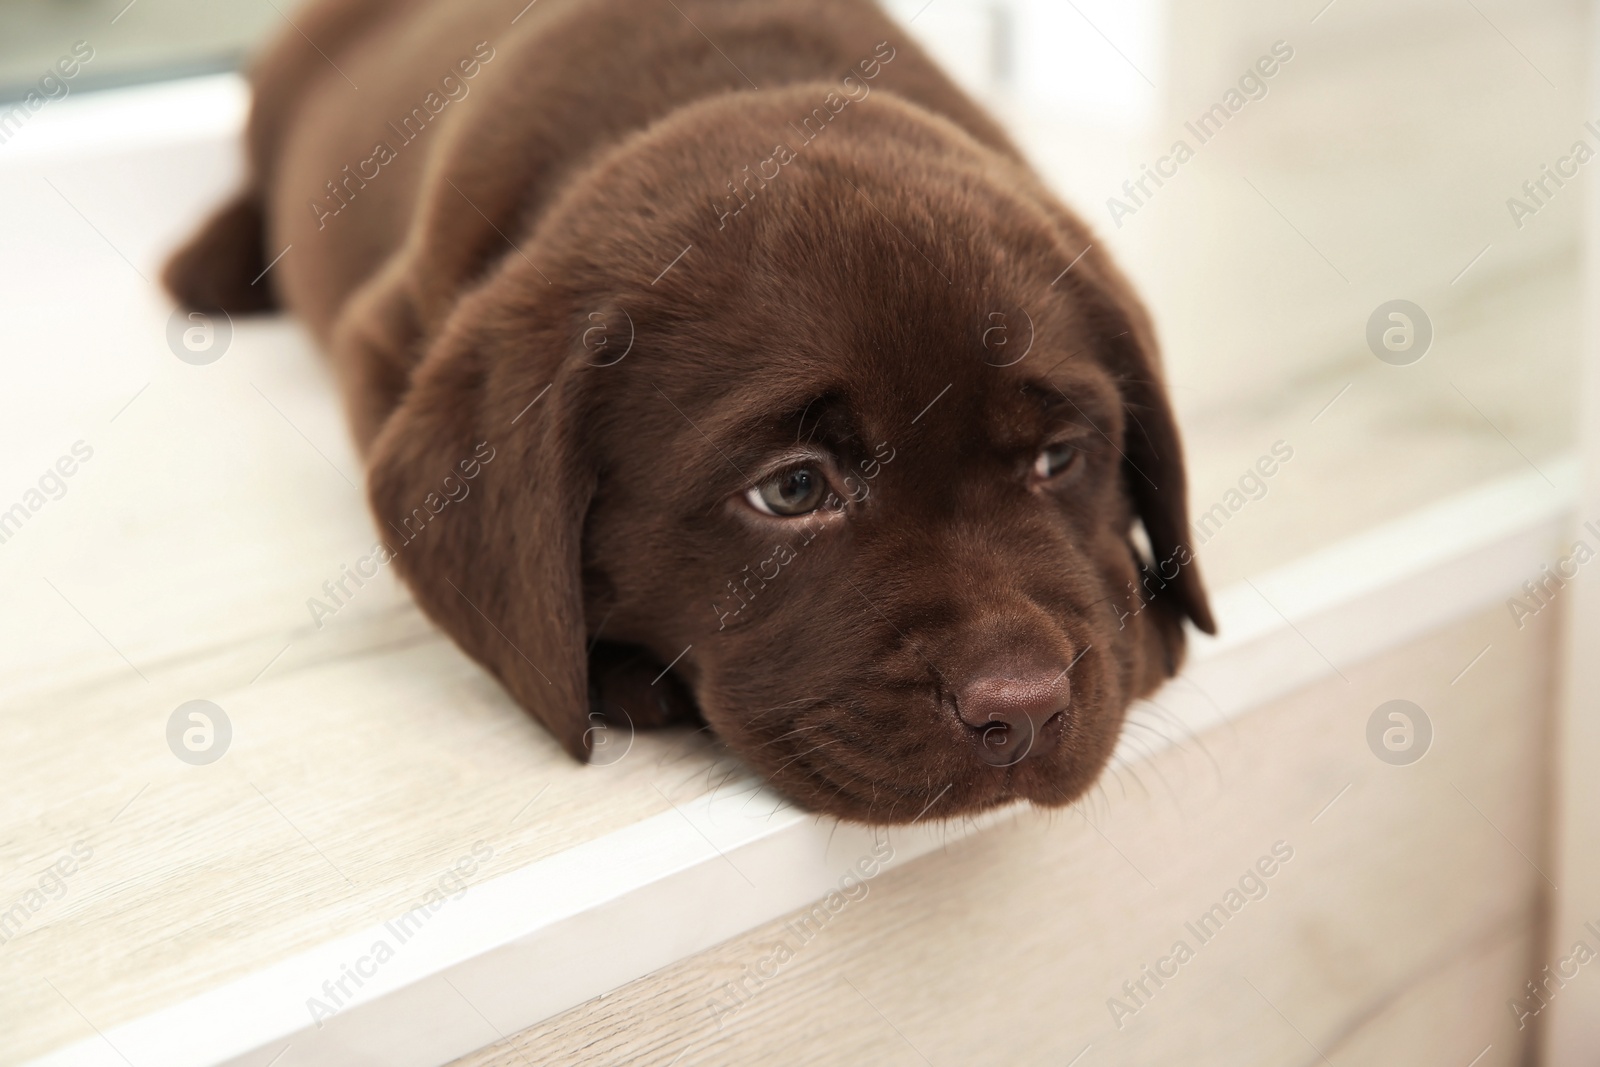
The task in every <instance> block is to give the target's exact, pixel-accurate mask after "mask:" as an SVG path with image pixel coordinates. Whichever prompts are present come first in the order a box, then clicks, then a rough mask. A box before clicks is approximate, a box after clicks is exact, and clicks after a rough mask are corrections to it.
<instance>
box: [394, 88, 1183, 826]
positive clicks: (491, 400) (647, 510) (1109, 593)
mask: <svg viewBox="0 0 1600 1067" xmlns="http://www.w3.org/2000/svg"><path fill="white" fill-rule="evenodd" d="M826 92H827V87H826V86H819V87H800V88H797V89H792V90H786V91H783V92H774V93H762V94H761V95H760V97H759V98H757V97H755V96H751V95H746V94H738V95H736V96H734V97H728V98H723V99H721V100H718V101H712V102H710V103H707V104H703V105H700V106H699V107H697V108H694V109H690V110H689V111H687V112H685V113H681V114H679V115H677V116H675V117H674V118H673V119H671V120H669V121H668V122H666V123H663V124H661V125H659V126H657V127H655V128H653V129H651V130H649V131H647V132H646V133H644V134H642V135H640V136H638V137H636V138H634V139H633V140H632V141H630V142H629V143H627V144H625V145H623V146H621V147H620V148H618V149H617V150H616V151H615V152H613V153H612V154H611V155H610V156H609V157H607V158H606V159H603V160H601V161H599V162H597V163H596V164H595V165H594V166H593V167H592V168H591V169H590V171H589V172H588V173H587V174H586V175H585V176H584V177H583V179H582V180H581V181H577V182H574V183H573V189H572V191H571V192H570V193H569V194H568V195H567V196H566V197H565V198H564V199H563V200H562V201H561V202H559V203H557V204H556V205H554V206H553V207H551V208H550V210H549V211H548V212H546V213H545V215H544V216H543V218H542V219H540V220H535V221H534V222H533V223H532V224H531V225H530V228H529V233H528V234H527V235H526V236H525V238H524V239H523V240H522V241H520V242H519V243H520V244H521V246H522V248H523V251H524V252H525V254H526V258H524V256H519V255H511V256H507V257H506V258H505V259H504V260H503V261H502V262H501V263H500V265H499V267H498V268H497V270H496V271H495V273H494V274H493V275H492V276H490V277H489V278H487V279H486V280H484V281H483V282H482V283H481V284H480V285H478V287H477V288H476V289H475V290H473V291H472V292H471V293H469V294H467V295H465V296H464V297H463V298H462V299H461V300H460V301H459V303H458V305H457V307H456V310H455V312H454V313H453V314H452V316H451V317H450V319H449V321H448V323H447V324H446V326H445V327H444V329H443V330H442V331H441V333H440V335H439V336H438V337H437V338H436V339H435V340H434V341H433V343H432V345H431V348H430V350H429V352H428V354H427V356H426V358H425V360H424V362H423V364H422V366H421V367H420V368H419V370H418V372H417V375H416V378H415V381H414V384H413V386H412V388H411V390H410V392H409V393H408V394H407V395H406V396H405V398H404V399H403V401H402V403H401V405H400V407H399V408H398V409H397V410H396V412H395V413H394V415H393V416H392V417H391V418H390V419H389V421H388V423H387V424H386V426H385V428H384V430H383V432H382V433H381V434H380V436H379V438H378V440H377V441H376V443H375V445H374V449H373V461H372V476H371V484H372V499H373V503H374V507H375V509H376V511H377V514H378V515H379V517H380V519H382V520H383V521H384V522H385V523H386V524H387V525H388V527H389V528H390V529H391V530H395V531H397V532H398V531H399V530H400V529H401V527H402V526H403V525H404V523H405V520H406V518H407V516H411V515H413V514H414V512H415V510H416V509H417V508H418V507H419V506H422V502H423V499H424V498H425V497H426V496H427V494H428V493H430V492H431V491H432V490H433V483H434V482H437V481H438V480H439V479H440V478H441V477H442V476H443V475H444V474H448V473H451V472H452V471H453V470H455V469H456V468H457V466H458V465H459V461H460V460H462V459H466V458H470V457H472V456H474V454H481V453H482V451H483V449H484V448H488V449H492V450H493V455H494V458H493V459H492V461H490V462H488V463H485V464H483V465H482V467H481V469H480V470H479V473H478V475H477V478H476V480H477V483H478V484H477V486H476V489H475V492H474V496H469V497H468V498H467V499H465V500H463V501H462V502H461V503H460V504H459V505H450V507H449V508H446V509H445V510H443V511H441V512H440V513H439V514H438V516H437V517H436V518H433V519H432V520H431V521H430V522H429V523H428V524H427V527H426V530H425V531H424V532H423V533H421V534H420V535H419V536H417V537H415V538H414V539H412V540H408V541H406V542H405V543H404V544H403V545H401V546H399V547H398V549H397V562H398V565H399V566H400V568H401V570H402V572H403V573H404V574H405V575H406V577H407V579H408V581H409V582H410V583H411V585H412V587H413V589H414V590H415V591H416V593H417V595H418V597H419V599H420V600H421V602H422V604H423V606H424V607H425V608H426V609H427V610H428V611H429V612H430V614H432V615H433V616H434V617H435V618H436V619H437V620H439V621H440V622H441V624H442V625H444V626H445V628H446V629H448V630H449V631H450V632H451V633H452V635H453V636H454V637H455V638H456V639H457V640H458V641H459V642H460V643H461V644H462V645H463V646H464V647H465V648H466V649H467V650H468V651H469V652H470V653H472V654H473V655H474V656H476V657H477V658H478V659H479V660H481V661H482V662H484V663H485V664H486V665H488V666H489V667H490V668H491V669H492V670H494V671H495V673H496V674H497V675H498V676H499V677H500V678H501V680H502V681H503V682H504V683H505V684H506V686H507V687H508V689H510V691H511V692H512V693H513V694H514V695H515V696H516V697H517V698H518V699H519V700H520V701H521V702H522V703H523V704H524V705H525V706H526V707H528V708H529V709H530V710H531V711H532V712H533V713H534V714H535V715H536V716H537V717H538V718H539V719H540V720H541V721H542V722H544V723H545V725H546V726H548V727H549V728H550V729H551V730H552V731H553V732H554V733H555V734H556V736H557V737H559V738H560V739H561V740H562V742H563V743H564V745H565V746H566V747H567V749H568V750H569V751H571V752H572V753H573V754H574V755H575V756H578V757H579V758H584V757H585V756H586V755H587V752H588V744H589V740H588V739H589V736H590V727H591V725H592V724H591V720H590V717H589V715H590V710H591V707H590V689H591V684H590V682H591V679H590V677H589V650H590V649H591V648H592V647H593V642H595V641H600V642H603V644H602V646H601V647H602V648H610V649H617V648H627V649H633V650H636V651H637V652H638V654H640V655H641V656H645V657H647V658H648V660H649V662H650V663H651V664H652V665H653V666H652V670H651V672H650V673H651V674H653V673H654V672H655V671H656V670H661V669H663V668H665V667H667V666H668V665H670V666H671V674H670V675H668V676H664V677H662V678H661V679H660V681H659V682H658V683H657V687H656V689H657V691H658V692H661V691H665V690H666V689H667V687H669V686H670V687H673V688H674V691H677V692H687V693H688V694H691V695H692V699H693V703H694V704H695V705H696V706H697V707H698V711H699V713H700V714H701V715H703V716H704V718H705V720H706V722H707V723H709V725H710V726H711V728H712V729H713V730H714V732H715V733H716V734H717V735H718V736H719V737H720V738H721V739H722V740H723V741H724V742H726V744H727V745H728V746H729V747H730V748H731V749H732V750H733V751H734V752H735V753H736V754H738V755H739V756H740V757H742V758H743V759H744V760H745V761H747V762H748V763H749V764H750V765H752V766H753V767H755V768H756V769H757V770H759V771H760V772H762V773H763V774H765V775H766V776H767V777H768V778H769V779H770V780H771V781H772V782H773V783H774V784H775V785H776V786H777V787H778V788H779V789H781V790H782V791H784V792H786V793H787V794H789V795H790V796H792V797H794V798H795V799H797V800H799V801H800V802H802V803H804V804H806V805H808V806H810V807H812V808H815V809H818V810H822V811H827V812H832V813H836V814H841V815H845V816H848V817H853V818H858V819H864V820H872V821H878V822H894V821H906V820H912V819H916V818H919V817H923V816H929V817H937V816H947V815H952V814H956V813H961V812H970V811H975V810H979V809H982V808H985V807H990V806H993V805H996V804H1001V803H1004V802H1006V801H1009V800H1012V799H1016V798H1026V799H1029V800H1031V801H1034V802H1036V803H1040V804H1062V803H1066V802H1068V801H1070V800H1072V799H1073V798H1075V797H1076V796H1078V795H1079V794H1080V793H1082V792H1083V791H1084V790H1085V789H1086V788H1088V787H1089V786H1090V785H1091V784H1092V783H1093V781H1094V779H1095V777H1096V776H1097V774H1098V773H1099V772H1100V770H1101V769H1102V768H1103V767H1104V765H1105V763H1106V760H1107V759H1108V758H1109V756H1110V754H1111V752H1112V749H1113V747H1114V744H1115V741H1116V738H1117V735H1118V733H1119V731H1120V728H1121V723H1122V719H1123V715H1124V712H1125V710H1126V708H1127V705H1128V703H1129V702H1130V701H1131V700H1132V699H1134V698H1135V697H1137V696H1139V695H1141V694H1144V693H1147V692H1149V691H1150V690H1152V689H1153V688H1155V687H1156V686H1157V685H1158V684H1159V683H1160V682H1161V681H1162V680H1163V679H1164V678H1166V677H1167V676H1169V675H1170V674H1171V673H1172V672H1173V671H1175V670H1176V668H1177V665H1178V663H1179V661H1180V659H1181V654H1182V649H1183V629H1182V624H1183V620H1184V618H1185V617H1187V618H1189V619H1192V620H1193V621H1194V622H1195V623H1196V624H1198V625H1199V626H1200V627H1201V628H1202V629H1206V630H1208V631H1209V630H1211V629H1212V623H1211V619H1210V615H1209V612H1208V609H1207V606H1206V600H1205V595H1204V592H1203V590H1202V587H1201V584H1200V580H1199V576H1198V573H1197V571H1196V568H1195V565H1194V562H1193V560H1192V559H1191V558H1190V554H1189V548H1188V546H1187V544H1186V535H1185V528H1186V512H1185V499H1184V474H1183V466H1182V460H1181V455H1180V449H1179V442H1178V436H1177V431H1176V427H1175V425H1174V421H1173V416H1172V412H1171V409H1170V407H1169V405H1168V402H1167V400H1166V397H1165V395H1164V393H1163V390H1162V385H1161V380H1160V371H1159V365H1158V360H1157V356H1156V352H1155V347H1154V340H1153V336H1152V331H1151V328H1150V324H1149V321H1148V319H1147V317H1146V316H1145V314H1144V312H1143V310H1142V309H1141V308H1140V306H1139V304H1138V302H1137V300H1136V299H1135V298H1134V297H1133V295H1132V293H1131V291H1130V290H1129V288H1128V286H1127V285H1126V283H1125V282H1124V281H1123V280H1122V278H1121V277H1120V275H1118V274H1117V273H1116V271H1115V269H1114V268H1113V267H1111V266H1110V264H1109V263H1108V261H1107V260H1106V258H1105V257H1104V255H1102V254H1101V253H1100V252H1099V251H1098V250H1096V249H1091V247H1090V240H1091V239H1090V238H1089V236H1088V235H1087V234H1086V233H1085V232H1084V231H1083V229H1082V228H1081V227H1080V226H1079V225H1078V224H1077V223H1076V222H1074V221H1073V220H1072V219H1071V217H1070V216H1069V215H1067V213H1066V212H1065V210H1064V209H1062V208H1061V207H1060V206H1059V205H1058V204H1057V203H1056V202H1055V201H1054V200H1053V199H1052V198H1051V197H1050V195H1049V194H1048V193H1047V192H1046V191H1044V190H1043V189H1042V187H1040V186H1039V185H1038V184H1037V182H1036V180H1035V179H1034V178H1032V177H1031V176H1030V175H1029V174H1028V172H1027V171H1026V170H1025V168H1023V167H1022V166H1021V165H1020V164H1017V163H1016V162H1015V161H1013V160H1010V159H1009V158H1006V157H1004V156H1003V155H1001V154H999V153H997V152H995V151H994V150H992V149H987V148H983V147H981V146H979V145H978V144H977V143H976V142H974V141H973V140H971V139H970V138H968V137H967V136H966V135H965V134H963V133H961V132H960V131H958V130H957V129H956V128H955V127H954V126H952V125H950V124H949V123H947V122H945V121H943V120H941V119H937V118H935V117H933V116H931V115H929V114H928V113H926V112H923V111H921V110H919V109H916V108H914V107H912V106H911V105H908V104H904V103H901V102H898V101H897V100H895V99H894V98H892V97H890V96H888V95H887V94H884V93H879V94H877V95H875V96H874V97H873V98H872V99H871V100H870V101H869V102H866V103H863V104H861V105H859V106H856V107H855V109H854V111H849V110H846V111H845V112H843V113H840V114H838V115H837V116H836V117H835V118H833V119H832V120H830V121H831V125H830V126H829V127H828V128H826V130H825V131H824V132H822V133H821V134H820V135H816V136H815V137H814V139H812V140H810V141H809V143H808V142H806V141H804V140H802V138H803V136H804V132H802V131H801V130H800V129H799V128H797V127H795V126H791V125H790V124H789V122H790V120H791V119H797V118H798V117H799V116H803V115H806V114H808V113H811V111H812V108H813V106H814V105H815V104H816V102H817V101H818V100H820V99H821V98H822V97H823V94H825V93H826ZM805 132H809V130H807V131H805ZM775 146H776V147H775ZM752 176H753V177H752ZM536 264H537V266H536ZM546 278H548V281H546V280H545V279H546ZM680 687H681V688H680ZM642 688H643V689H645V690H648V689H649V688H651V687H650V686H649V685H648V682H646V683H643V684H642ZM645 695H646V696H647V697H648V695H649V694H648V693H646V694H645Z"/></svg>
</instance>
